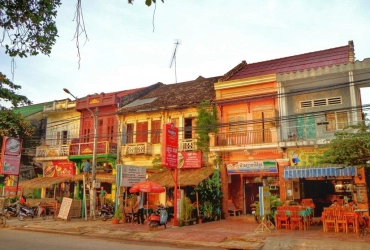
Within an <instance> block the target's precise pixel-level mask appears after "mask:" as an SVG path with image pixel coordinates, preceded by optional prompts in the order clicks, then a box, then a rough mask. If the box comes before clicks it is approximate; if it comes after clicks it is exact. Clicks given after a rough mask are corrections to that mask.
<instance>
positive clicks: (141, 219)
mask: <svg viewBox="0 0 370 250" xmlns="http://www.w3.org/2000/svg"><path fill="white" fill-rule="evenodd" d="M136 195H137V200H136V207H138V208H139V209H138V212H137V224H142V225H144V202H143V197H142V196H141V195H140V193H136Z"/></svg>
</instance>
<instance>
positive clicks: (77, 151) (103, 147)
mask: <svg viewBox="0 0 370 250" xmlns="http://www.w3.org/2000/svg"><path fill="white" fill-rule="evenodd" d="M93 149H94V143H93V142H81V143H72V144H70V145H69V155H92V154H93ZM96 153H97V154H111V155H116V154H117V143H114V142H109V141H100V142H98V143H97V148H96Z"/></svg>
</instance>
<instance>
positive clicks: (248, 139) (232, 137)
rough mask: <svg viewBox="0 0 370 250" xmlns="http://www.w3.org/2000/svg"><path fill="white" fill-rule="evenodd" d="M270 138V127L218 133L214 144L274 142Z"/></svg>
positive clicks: (236, 144)
mask: <svg viewBox="0 0 370 250" xmlns="http://www.w3.org/2000/svg"><path fill="white" fill-rule="evenodd" d="M272 138H273V137H272V132H271V130H270V129H264V130H249V131H246V132H232V133H231V132H229V133H218V134H216V141H215V143H216V145H215V146H238V145H246V144H260V143H271V142H276V141H273V140H272Z"/></svg>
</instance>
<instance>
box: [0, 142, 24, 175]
mask: <svg viewBox="0 0 370 250" xmlns="http://www.w3.org/2000/svg"><path fill="white" fill-rule="evenodd" d="M21 152H22V139H18V138H11V137H7V136H3V147H2V154H1V162H0V165H1V166H0V174H13V175H19V170H20V164H21Z"/></svg>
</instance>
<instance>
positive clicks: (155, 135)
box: [150, 120, 161, 143]
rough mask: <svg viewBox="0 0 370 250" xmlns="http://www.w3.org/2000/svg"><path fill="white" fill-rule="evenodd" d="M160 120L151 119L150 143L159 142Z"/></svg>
mask: <svg viewBox="0 0 370 250" xmlns="http://www.w3.org/2000/svg"><path fill="white" fill-rule="evenodd" d="M160 133H161V121H160V120H158V121H152V131H151V138H150V141H151V143H160Z"/></svg>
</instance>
